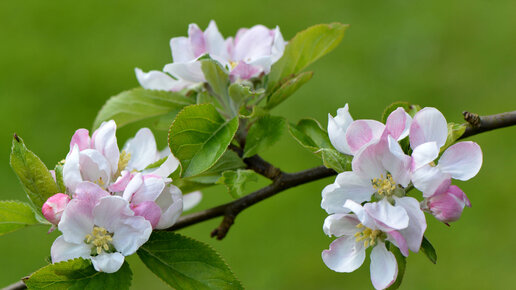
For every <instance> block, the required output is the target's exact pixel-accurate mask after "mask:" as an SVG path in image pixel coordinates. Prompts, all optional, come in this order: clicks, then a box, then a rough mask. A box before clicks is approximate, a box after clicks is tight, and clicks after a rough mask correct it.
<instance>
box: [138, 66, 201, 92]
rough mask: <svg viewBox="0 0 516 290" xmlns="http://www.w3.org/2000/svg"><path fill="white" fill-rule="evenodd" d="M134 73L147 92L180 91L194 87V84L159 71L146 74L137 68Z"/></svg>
mask: <svg viewBox="0 0 516 290" xmlns="http://www.w3.org/2000/svg"><path fill="white" fill-rule="evenodd" d="M134 72H135V73H136V79H138V82H139V83H140V85H141V86H142V87H143V88H144V89H147V90H159V91H180V90H182V89H184V88H185V87H187V86H189V85H192V83H189V82H186V81H183V80H175V79H173V78H172V77H171V76H169V75H167V74H166V73H164V72H161V71H157V70H151V71H149V72H148V73H145V72H143V71H142V70H141V69H139V68H135V69H134Z"/></svg>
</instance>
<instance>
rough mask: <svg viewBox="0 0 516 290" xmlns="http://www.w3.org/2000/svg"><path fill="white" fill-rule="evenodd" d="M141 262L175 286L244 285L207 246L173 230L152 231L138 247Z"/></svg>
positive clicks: (216, 287) (215, 287) (225, 287)
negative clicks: (147, 238)
mask: <svg viewBox="0 0 516 290" xmlns="http://www.w3.org/2000/svg"><path fill="white" fill-rule="evenodd" d="M137 253H138V256H139V257H140V259H141V260H142V261H143V263H144V264H145V265H146V266H147V267H148V268H149V269H150V270H151V271H152V272H153V273H154V274H156V276H158V277H159V278H161V279H162V280H163V281H164V282H165V283H167V284H168V285H170V286H171V287H173V288H176V289H243V287H242V285H241V284H240V282H239V281H238V280H237V278H236V277H235V275H234V274H233V273H232V272H231V270H230V269H229V267H228V266H227V265H226V263H225V262H224V261H223V260H222V258H221V257H220V256H219V254H218V253H217V252H215V251H214V250H213V249H212V248H211V247H210V246H208V245H206V244H204V243H202V242H199V241H196V240H194V239H191V238H187V237H185V236H182V235H180V234H176V233H172V232H164V231H158V232H154V233H153V234H152V235H151V237H150V239H149V241H148V242H147V243H145V244H144V245H143V246H142V247H140V249H139V250H138V252H137Z"/></svg>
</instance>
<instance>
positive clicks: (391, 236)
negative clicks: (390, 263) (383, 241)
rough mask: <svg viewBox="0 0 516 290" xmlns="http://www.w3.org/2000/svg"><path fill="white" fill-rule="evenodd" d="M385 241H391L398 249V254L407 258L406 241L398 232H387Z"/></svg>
mask: <svg viewBox="0 0 516 290" xmlns="http://www.w3.org/2000/svg"><path fill="white" fill-rule="evenodd" d="M387 239H388V240H389V241H391V242H392V243H393V244H394V245H395V246H396V247H398V249H400V252H401V253H402V254H403V256H405V257H408V255H409V248H408V245H407V240H406V239H405V237H404V236H403V235H402V234H401V233H400V232H399V231H390V232H388V233H387Z"/></svg>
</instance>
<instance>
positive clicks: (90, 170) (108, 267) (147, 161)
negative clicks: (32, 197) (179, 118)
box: [42, 121, 200, 273]
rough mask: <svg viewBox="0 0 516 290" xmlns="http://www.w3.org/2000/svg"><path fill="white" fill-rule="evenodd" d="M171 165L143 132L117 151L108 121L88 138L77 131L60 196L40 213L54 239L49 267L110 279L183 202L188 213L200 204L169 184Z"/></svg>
mask: <svg viewBox="0 0 516 290" xmlns="http://www.w3.org/2000/svg"><path fill="white" fill-rule="evenodd" d="M158 161H160V162H161V164H160V165H159V166H153V165H157V164H159V163H160V162H158ZM178 165H179V162H178V160H177V159H176V158H175V157H174V156H173V155H172V154H170V151H168V150H164V151H163V152H159V151H158V150H157V146H156V141H155V139H154V135H153V134H152V132H151V131H150V130H149V129H147V128H143V129H140V130H139V131H138V132H137V134H136V135H135V137H134V138H132V139H130V140H129V141H128V142H127V143H126V144H125V146H124V147H123V149H122V151H120V150H119V148H118V144H117V139H116V124H115V122H114V121H109V122H104V123H103V124H102V125H101V126H100V127H99V129H97V130H96V131H95V132H94V133H93V134H92V136H91V137H90V135H89V132H88V130H86V129H79V130H77V131H76V132H75V134H74V135H73V137H72V140H71V142H70V151H69V153H68V155H67V156H66V159H65V160H64V165H63V166H62V181H63V183H64V186H65V187H66V189H65V192H63V193H58V194H55V195H54V196H52V197H50V198H49V199H48V200H47V201H46V202H45V204H44V205H43V208H42V212H43V215H44V216H45V218H46V219H47V220H48V221H50V222H51V223H52V224H53V225H54V226H53V228H52V229H51V230H53V229H54V228H55V226H57V228H58V229H59V231H61V233H62V235H61V236H60V237H58V238H57V239H56V240H55V242H54V244H53V245H52V249H51V257H52V262H53V263H55V262H60V261H66V260H68V259H73V258H78V257H82V258H86V259H91V261H92V263H93V266H94V267H95V269H96V270H97V271H102V272H107V273H113V272H116V271H118V269H120V267H121V266H122V264H123V262H124V256H128V255H131V254H133V253H134V252H135V251H136V250H137V249H138V248H139V247H140V246H141V245H143V244H144V243H145V242H146V241H147V240H148V239H149V236H150V234H151V232H152V230H153V229H164V228H168V227H170V226H172V225H173V224H174V223H175V222H176V220H177V219H178V218H179V216H180V215H181V213H182V211H183V200H184V199H188V201H187V202H186V203H188V204H189V205H190V206H193V205H195V203H196V202H197V201H199V200H200V197H199V195H200V194H199V193H198V192H196V193H190V194H187V195H185V196H183V195H182V193H181V190H180V189H179V188H178V187H176V186H174V185H172V184H171V181H172V180H171V179H170V178H169V175H170V174H172V173H173V172H174V171H175V170H176V169H177V168H178ZM149 167H153V168H152V169H148V168H149ZM55 175H56V174H55V172H54V176H55Z"/></svg>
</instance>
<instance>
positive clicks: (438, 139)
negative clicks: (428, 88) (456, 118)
mask: <svg viewBox="0 0 516 290" xmlns="http://www.w3.org/2000/svg"><path fill="white" fill-rule="evenodd" d="M447 137H448V123H447V122H446V119H445V118H444V116H443V114H442V113H441V112H439V110H437V109H436V108H431V107H427V108H423V109H422V110H421V111H419V112H417V113H416V115H415V116H414V119H413V120H412V125H411V126H410V133H409V138H410V147H412V149H414V148H416V147H417V146H419V145H421V144H423V143H426V142H432V141H433V142H435V143H436V144H437V146H439V148H441V147H442V146H443V145H444V143H446V138H447Z"/></svg>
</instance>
